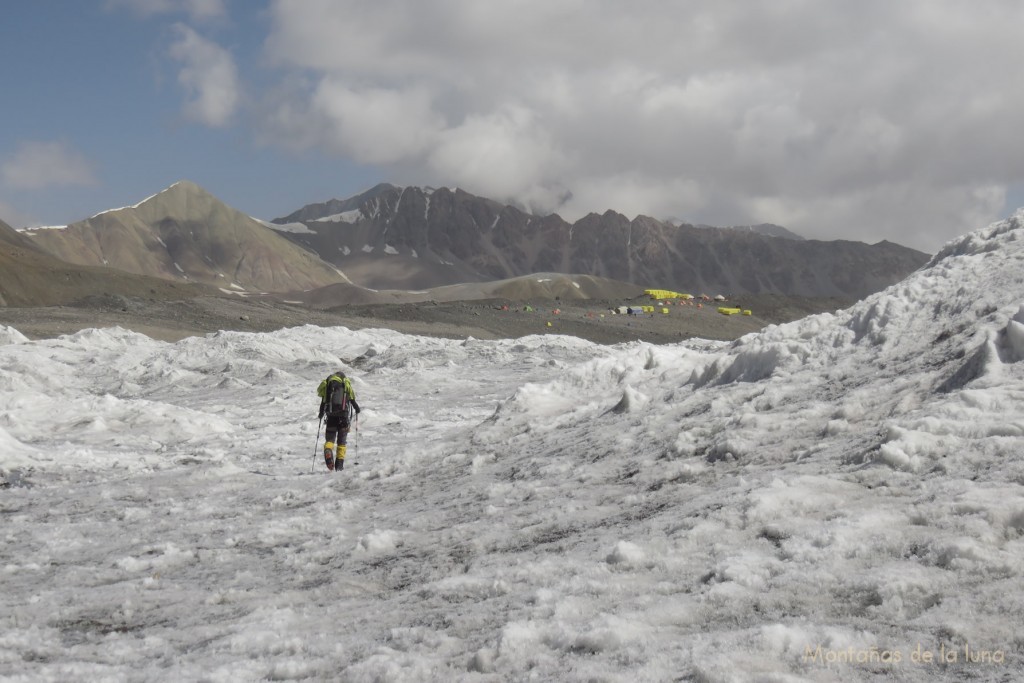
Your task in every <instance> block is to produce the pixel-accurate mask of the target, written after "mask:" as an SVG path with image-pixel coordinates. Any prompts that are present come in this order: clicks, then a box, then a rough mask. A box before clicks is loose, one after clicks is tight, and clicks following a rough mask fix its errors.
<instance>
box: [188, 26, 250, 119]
mask: <svg viewBox="0 0 1024 683" xmlns="http://www.w3.org/2000/svg"><path fill="white" fill-rule="evenodd" d="M174 31H175V34H176V39H175V41H174V43H173V44H172V45H171V47H170V55H171V57H172V58H173V59H175V60H177V61H178V62H181V64H182V67H181V71H179V72H178V83H179V84H180V85H181V86H182V88H184V90H185V92H186V94H187V100H186V102H185V105H184V113H185V116H186V117H187V118H188V119H189V120H191V121H196V122H198V123H202V124H205V125H207V126H212V127H220V126H224V125H227V123H228V122H229V121H230V120H231V117H232V115H233V114H234V113H235V110H236V108H237V107H238V104H239V100H240V99H241V85H240V82H239V79H238V69H237V68H236V67H235V61H234V59H233V58H232V56H231V53H230V52H228V51H227V50H225V49H224V48H222V47H221V46H219V45H217V44H216V43H214V42H213V41H211V40H207V39H206V38H204V37H202V36H201V35H199V34H198V33H196V31H195V30H194V29H192V28H191V27H189V26H185V25H184V24H175V26H174Z"/></svg>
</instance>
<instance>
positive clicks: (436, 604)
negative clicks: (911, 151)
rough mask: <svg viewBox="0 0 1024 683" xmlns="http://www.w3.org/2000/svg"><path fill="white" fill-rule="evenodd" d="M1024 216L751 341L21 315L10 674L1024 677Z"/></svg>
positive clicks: (14, 375)
mask: <svg viewBox="0 0 1024 683" xmlns="http://www.w3.org/2000/svg"><path fill="white" fill-rule="evenodd" d="M1022 221H1024V213H1018V214H1017V215H1016V216H1014V217H1013V218H1011V219H1009V220H1007V221H1004V222H1002V223H998V224H995V225H993V226H990V227H989V228H986V229H984V230H980V231H978V232H975V233H972V234H970V235H968V236H966V237H964V238H962V239H961V240H958V241H956V242H953V243H950V244H949V245H947V247H946V248H945V249H944V250H943V251H942V252H941V253H940V254H938V255H937V256H936V257H935V258H934V259H933V261H932V262H931V263H930V264H929V265H928V266H927V267H925V268H923V269H922V270H920V271H918V272H917V273H915V274H914V275H913V276H911V277H910V278H908V279H907V280H906V281H904V282H902V283H900V284H899V285H896V286H894V287H891V288H889V289H888V290H886V291H884V292H881V293H879V294H877V295H874V296H873V297H871V298H869V299H867V300H865V301H863V302H861V303H859V304H857V305H856V306H854V307H853V308H851V309H849V310H847V311H843V312H840V313H838V314H836V315H819V316H814V317H811V318H807V319H804V320H800V321H797V322H794V323H790V324H787V325H782V326H777V327H772V328H768V329H766V330H765V331H763V332H761V333H759V334H756V335H749V336H747V337H744V338H742V339H740V340H738V341H736V342H734V343H731V344H725V343H716V342H701V341H691V342H687V343H683V344H679V345H672V346H649V345H644V344H630V345H625V346H621V347H613V348H608V347H602V346H595V345H591V344H589V343H587V342H584V341H580V340H576V339H572V338H567V337H547V336H545V337H526V338H523V339H520V340H515V341H495V342H490V341H489V342H484V341H478V340H472V339H468V340H465V341H461V342H460V341H451V340H438V339H428V338H418V337H407V336H402V335H398V334H396V333H392V332H389V331H384V330H364V331H358V332H356V331H350V330H346V329H344V328H334V329H320V328H315V327H303V328H296V329H292V330H285V331H281V332H277V333H273V334H266V335H250V334H240V333H219V334H217V335H210V336H208V337H206V338H190V339H186V340H184V341H181V342H178V343H176V344H166V343H161V342H156V341H152V340H150V339H148V338H146V337H143V336H140V335H136V334H133V333H130V332H127V331H124V330H120V329H112V330H90V331H85V332H82V333H79V334H76V335H73V336H69V337H63V338H60V339H57V340H50V341H36V342H30V341H28V340H26V339H24V338H23V337H21V336H20V335H18V334H17V332H16V331H14V330H10V329H9V328H8V329H0V342H3V345H0V469H2V470H4V471H5V476H6V481H8V482H9V484H10V487H9V488H7V489H5V490H3V491H0V518H2V519H3V520H4V536H5V539H4V540H5V542H4V545H3V549H2V551H0V552H2V553H3V557H2V558H0V570H2V571H3V581H4V591H3V592H2V597H0V615H3V616H0V643H2V647H0V675H3V676H11V677H15V678H19V677H20V678H23V679H26V680H28V679H32V680H66V679H68V678H87V679H95V678H104V677H108V678H129V679H130V678H132V677H139V678H143V679H147V680H187V679H203V678H206V679H209V680H262V679H306V678H308V679H336V680H352V681H364V680H365V681H419V680H525V679H536V680H616V681H635V680H702V681H747V680H749V681H755V680H768V681H791V680H811V681H833V680H874V679H876V678H891V679H893V680H914V681H918V680H920V681H926V680H962V679H964V678H971V679H972V680H992V681H996V680H1012V678H1013V677H1014V676H1015V675H1016V672H1018V671H1019V670H1020V667H1021V661H1022V660H1021V657H1022V655H1024V640H1022V638H1021V636H1020V635H1019V615H1020V614H1021V612H1022V610H1024V591H1022V589H1021V585H1022V574H1024V539H1022V532H1024V461H1022V458H1021V453H1022V445H1024V408H1022V407H1021V406H1022V405H1024V363H1022V362H1021V360H1022V359H1024V307H1022V304H1024V276H1022V275H1021V274H1022V273H1024V267H1022V266H1024V227H1022ZM339 367H340V368H343V369H345V370H346V371H347V372H348V373H349V374H350V375H351V376H353V377H354V382H355V386H356V390H357V392H358V395H359V400H360V404H361V405H363V406H364V407H365V410H364V412H363V414H362V418H361V420H360V422H361V424H360V425H359V430H358V431H357V432H355V433H353V435H352V438H351V441H350V443H351V455H350V464H349V465H348V466H347V467H346V469H345V470H344V472H342V473H340V474H335V475H328V474H327V473H326V472H323V471H322V470H323V465H322V463H320V462H319V458H318V457H317V456H316V453H315V450H316V445H317V444H318V443H322V440H320V441H316V439H317V437H316V429H317V424H316V422H315V420H313V419H312V418H313V417H314V416H315V411H316V407H317V403H318V399H316V397H315V395H314V389H315V386H316V383H317V382H318V381H319V379H321V378H322V377H323V376H324V375H325V374H326V373H327V372H329V371H331V370H334V369H337V368H339ZM311 469H313V470H315V473H314V474H310V470H311ZM929 656H930V657H931V661H928V657H929ZM940 658H942V659H945V660H947V661H945V662H943V663H941V664H940V663H938V660H939V659H940ZM954 658H955V660H954Z"/></svg>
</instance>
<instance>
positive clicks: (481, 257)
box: [274, 185, 928, 299]
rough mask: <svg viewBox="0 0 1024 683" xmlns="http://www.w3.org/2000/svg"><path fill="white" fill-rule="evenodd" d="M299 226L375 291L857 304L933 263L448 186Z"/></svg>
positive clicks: (889, 252) (355, 205)
mask: <svg viewBox="0 0 1024 683" xmlns="http://www.w3.org/2000/svg"><path fill="white" fill-rule="evenodd" d="M338 209H341V210H340V211H338ZM296 219H299V220H300V222H302V223H304V224H305V225H306V226H307V227H308V228H309V230H310V231H311V232H310V233H296V232H284V231H282V233H281V234H282V236H284V237H286V238H287V239H290V240H292V241H295V242H298V243H299V244H302V245H303V246H304V247H306V248H307V249H310V250H311V251H314V252H316V253H317V254H319V255H320V257H321V258H323V259H324V260H326V261H329V262H331V263H334V264H335V265H337V266H338V267H339V269H341V270H342V271H344V272H345V274H346V275H347V276H348V277H349V278H350V279H351V280H352V281H353V282H354V283H357V284H360V285H363V286H365V287H372V288H377V289H385V288H408V287H416V288H429V287H436V286H441V285H448V284H456V283H460V282H484V281H489V280H496V279H503V278H510V277H516V276H520V275H527V274H530V273H537V272H552V273H582V274H588V275H593V276H597V277H604V278H610V279H613V280H620V281H624V282H631V283H636V284H639V285H643V286H645V287H653V288H659V289H673V290H677V291H684V292H690V293H710V294H717V293H719V292H724V293H732V294H757V293H762V292H778V293H780V294H788V295H796V296H814V297H845V298H852V299H859V298H863V297H864V296H867V295H868V294H871V293H873V292H876V291H879V290H881V289H884V288H885V287H887V286H889V285H891V284H894V283H896V282H898V281H899V280H902V279H903V278H904V277H906V276H907V275H908V274H910V273H911V272H913V271H914V270H916V269H917V268H919V267H921V266H922V265H924V264H925V263H926V262H927V260H928V255H927V254H924V253H922V252H919V251H915V250H913V249H909V248H907V247H902V246H900V245H897V244H893V243H890V242H880V243H878V244H874V245H868V244H864V243H862V242H852V241H843V240H839V241H831V242H824V241H818V240H803V239H800V238H799V236H796V235H793V233H790V232H789V231H786V230H785V229H783V228H778V226H771V228H772V230H766V229H764V226H754V227H755V228H761V229H736V228H723V229H719V228H709V227H697V226H692V225H685V224H684V225H678V226H676V225H671V224H669V223H665V222H661V221H658V220H655V219H653V218H649V217H646V216H638V217H637V218H635V219H633V220H629V219H628V218H626V217H625V216H623V215H622V214H618V213H615V212H614V211H608V212H606V213H604V214H602V215H597V214H590V215H588V216H585V217H583V218H581V219H580V220H578V221H576V222H575V223H571V224H570V223H568V222H567V221H565V220H563V219H562V218H561V217H559V216H558V215H557V214H552V215H549V216H544V217H540V216H533V215H530V214H527V213H524V212H523V211H520V210H519V209H516V208H515V207H512V206H508V205H504V204H500V203H498V202H495V201H492V200H489V199H484V198H481V197H476V196H474V195H471V194H469V193H466V192H463V191H461V190H449V189H444V188H442V189H439V190H430V189H423V188H416V187H407V188H398V187H394V186H391V185H378V186H377V187H375V188H373V189H372V190H370V191H368V192H366V193H364V194H362V195H359V196H358V197H354V198H352V199H349V200H344V201H338V200H332V201H331V202H327V203H325V204H317V205H310V206H307V207H305V208H303V209H302V210H300V211H297V212H295V213H294V214H292V215H291V216H288V217H286V218H281V219H276V220H275V221H274V223H278V224H285V223H289V222H295V221H296ZM776 228H777V229H776ZM767 233H774V234H767ZM774 235H778V236H774Z"/></svg>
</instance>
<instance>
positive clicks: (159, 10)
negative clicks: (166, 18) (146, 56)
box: [106, 0, 227, 21]
mask: <svg viewBox="0 0 1024 683" xmlns="http://www.w3.org/2000/svg"><path fill="white" fill-rule="evenodd" d="M106 7H107V9H121V8H124V9H127V10H130V11H132V12H134V13H135V14H138V15H139V16H142V17H149V16H153V15H157V14H173V13H184V14H187V15H188V16H189V18H191V19H192V20H193V21H204V20H208V19H219V18H222V17H225V16H227V8H226V7H225V0H107V1H106Z"/></svg>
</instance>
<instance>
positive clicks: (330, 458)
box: [324, 448, 334, 471]
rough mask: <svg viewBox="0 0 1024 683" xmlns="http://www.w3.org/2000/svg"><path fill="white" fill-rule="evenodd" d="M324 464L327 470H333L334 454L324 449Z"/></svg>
mask: <svg viewBox="0 0 1024 683" xmlns="http://www.w3.org/2000/svg"><path fill="white" fill-rule="evenodd" d="M324 462H326V463H327V469H329V470H332V471H333V470H334V453H333V452H332V451H331V450H329V449H327V448H325V449H324Z"/></svg>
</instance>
